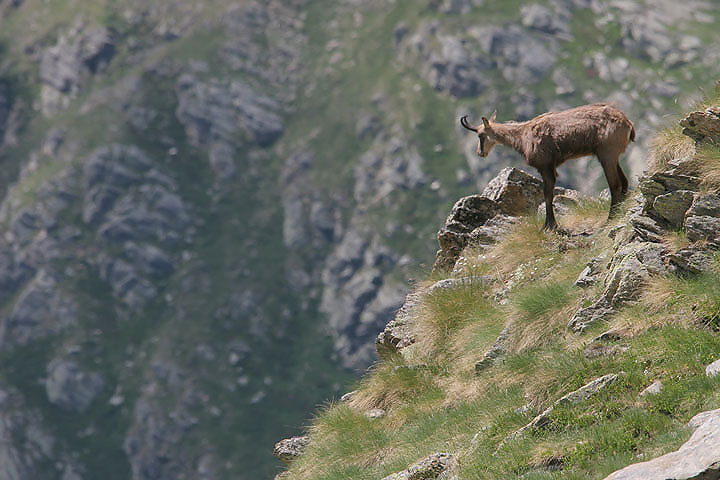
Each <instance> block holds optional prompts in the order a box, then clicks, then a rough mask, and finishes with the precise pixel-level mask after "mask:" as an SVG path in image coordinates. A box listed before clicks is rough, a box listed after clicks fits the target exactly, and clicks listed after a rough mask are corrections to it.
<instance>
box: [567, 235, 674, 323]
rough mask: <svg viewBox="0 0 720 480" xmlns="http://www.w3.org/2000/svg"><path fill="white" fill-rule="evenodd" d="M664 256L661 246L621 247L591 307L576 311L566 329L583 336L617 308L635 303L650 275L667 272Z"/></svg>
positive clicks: (641, 244)
mask: <svg viewBox="0 0 720 480" xmlns="http://www.w3.org/2000/svg"><path fill="white" fill-rule="evenodd" d="M664 253H665V247H664V246H663V245H660V244H657V243H651V242H636V243H631V244H628V245H626V246H624V247H621V248H620V249H619V250H618V251H617V252H616V253H615V255H614V256H613V259H612V261H611V264H610V269H609V272H608V274H607V276H606V278H605V289H604V290H603V293H602V295H601V296H600V298H598V300H597V301H596V302H595V303H594V304H593V305H592V306H590V307H586V308H581V309H580V310H578V312H577V313H576V314H575V315H574V316H573V317H572V318H571V319H570V322H569V323H568V328H569V329H572V330H574V331H576V332H582V331H583V330H585V328H587V327H588V326H589V325H591V324H593V323H595V322H596V321H598V320H601V319H603V318H605V317H607V316H608V315H609V314H611V313H613V312H614V311H615V309H616V308H617V307H619V306H622V305H625V304H627V303H628V302H631V301H634V300H637V298H638V297H639V295H640V291H641V289H640V287H641V286H642V285H643V284H644V283H645V281H647V279H648V278H649V277H650V276H651V275H656V274H659V273H663V272H666V271H667V267H666V265H665V263H664V261H663V254H664Z"/></svg>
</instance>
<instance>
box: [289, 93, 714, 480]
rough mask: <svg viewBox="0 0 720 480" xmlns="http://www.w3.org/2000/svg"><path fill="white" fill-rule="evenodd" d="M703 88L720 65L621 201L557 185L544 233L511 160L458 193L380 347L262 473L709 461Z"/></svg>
mask: <svg viewBox="0 0 720 480" xmlns="http://www.w3.org/2000/svg"><path fill="white" fill-rule="evenodd" d="M719 105H720V82H719V83H718V86H717V89H716V93H715V95H714V96H713V97H712V98H710V99H709V100H708V101H707V102H706V103H705V104H703V105H701V107H702V108H701V109H699V110H697V111H694V112H691V113H689V114H688V115H687V116H686V117H685V118H684V119H683V120H682V121H681V122H680V125H682V132H681V130H680V125H678V126H673V127H670V128H668V129H666V130H664V131H662V132H660V133H658V134H657V136H656V138H655V142H656V143H655V145H656V147H655V148H654V150H653V152H652V154H651V157H650V161H649V166H650V169H649V171H648V172H646V173H645V174H644V175H643V176H642V177H641V178H640V181H639V187H638V189H637V190H636V191H635V192H632V194H631V195H630V196H629V198H628V199H627V200H626V201H625V202H624V207H623V213H622V215H620V216H619V218H615V219H610V220H609V221H608V220H605V219H606V218H607V217H606V215H607V210H606V209H607V205H608V201H607V198H606V199H604V200H603V199H599V198H596V197H587V196H583V195H581V194H580V193H579V192H576V191H571V190H559V191H557V192H556V197H555V198H556V202H557V203H560V200H562V199H563V198H565V199H568V200H565V201H564V203H562V204H561V205H562V208H561V209H560V210H561V211H562V212H563V213H562V214H561V216H560V224H561V225H563V226H564V228H565V233H563V234H560V233H543V232H541V231H540V226H541V221H542V217H543V211H542V209H541V208H538V207H539V206H540V205H541V202H542V199H543V195H542V188H541V182H540V181H539V180H537V179H535V178H533V177H532V176H530V175H527V174H526V173H524V172H521V171H519V170H515V169H506V170H503V171H502V172H501V173H500V174H499V175H498V176H497V177H496V178H495V179H493V180H492V181H491V182H490V184H489V185H488V186H487V188H486V189H485V190H484V192H483V193H482V194H478V195H472V196H468V197H464V198H462V199H460V200H459V201H458V202H457V203H456V204H455V205H454V207H453V208H452V211H451V213H450V215H449V216H448V217H447V220H446V222H445V225H444V226H443V227H442V228H441V229H440V231H439V232H438V241H439V245H440V250H439V251H438V255H437V262H436V264H435V269H434V271H433V274H432V275H431V276H430V277H429V278H428V280H427V281H424V282H420V283H418V284H417V285H416V287H415V289H414V291H413V293H411V294H410V295H408V296H407V299H406V301H405V304H404V305H403V307H402V308H401V309H400V311H399V312H398V314H397V316H396V318H395V320H393V321H391V322H389V323H388V325H387V326H386V327H385V329H384V330H383V332H381V333H380V335H379V336H378V339H377V349H378V353H379V354H380V357H381V361H380V362H379V363H378V364H376V365H375V367H374V368H373V370H372V371H371V372H370V373H368V374H367V375H366V377H364V378H363V379H362V380H361V381H360V383H359V385H358V387H357V389H356V390H354V391H352V392H351V393H348V394H347V395H345V396H344V397H343V398H342V399H341V401H340V402H338V403H336V404H333V405H330V406H328V407H326V408H325V409H324V410H323V411H322V412H321V413H320V414H319V415H318V416H317V418H316V419H315V420H314V422H313V424H312V426H311V427H310V429H309V431H308V436H305V437H302V441H301V442H300V443H297V442H298V441H299V440H295V442H296V445H298V446H297V447H296V448H295V449H294V450H293V451H292V454H290V455H286V456H285V457H284V458H283V460H284V461H286V462H288V463H289V468H288V470H287V471H286V472H284V473H282V474H280V475H279V476H278V477H277V478H287V479H310V478H383V479H384V480H399V479H419V478H423V479H430V478H433V479H434V478H444V479H465V478H468V479H469V478H515V477H522V478H559V477H558V476H561V477H562V478H598V479H602V478H607V479H608V480H610V479H613V480H615V479H635V478H637V479H641V478H642V479H667V478H677V479H704V478H716V477H717V475H718V464H720V452H718V449H717V442H716V437H717V436H718V435H720V430H719V427H718V422H717V418H718V409H717V408H718V405H719V404H720V396H719V395H718V391H717V385H718V381H719V380H718V378H720V377H718V376H717V373H718V371H720V367H718V364H719V363H720V360H718V351H720V350H719V349H720V337H719V336H718V322H719V320H720V319H719V317H718V312H719V311H720V310H719V309H720V287H719V286H720V263H719V261H720V237H718V232H720V229H718V228H717V226H718V221H719V219H720V195H719V194H718V192H719V190H718V189H720V182H719V181H718V178H720V177H718V176H717V175H718V173H719V172H720V150H719V149H718V144H717V139H720V116H718V106H719ZM278 445H279V447H278V448H280V445H282V443H281V444H278ZM629 464H631V465H629ZM626 465H629V466H627V467H625V466H626ZM622 467H625V468H622Z"/></svg>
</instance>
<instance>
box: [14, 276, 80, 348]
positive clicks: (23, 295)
mask: <svg viewBox="0 0 720 480" xmlns="http://www.w3.org/2000/svg"><path fill="white" fill-rule="evenodd" d="M76 315H77V305H76V303H75V301H74V300H73V299H72V297H70V296H69V294H67V293H65V292H62V291H61V290H60V289H58V288H57V281H56V279H55V278H53V276H52V275H51V274H50V273H48V272H47V271H44V270H41V271H39V272H38V273H37V275H35V277H34V278H33V279H32V281H30V282H29V283H28V284H27V286H26V287H25V288H24V289H23V290H22V291H21V292H20V294H19V297H18V300H17V302H15V306H14V308H13V309H12V311H11V312H10V314H9V315H7V316H4V317H3V318H2V319H0V349H5V350H7V349H11V348H13V347H15V346H22V345H27V344H28V343H30V342H32V341H34V340H38V339H41V338H45V337H47V336H48V335H51V334H55V333H59V332H60V331H62V330H63V329H65V328H66V327H68V326H70V325H72V324H74V323H75V322H76V320H77V319H76Z"/></svg>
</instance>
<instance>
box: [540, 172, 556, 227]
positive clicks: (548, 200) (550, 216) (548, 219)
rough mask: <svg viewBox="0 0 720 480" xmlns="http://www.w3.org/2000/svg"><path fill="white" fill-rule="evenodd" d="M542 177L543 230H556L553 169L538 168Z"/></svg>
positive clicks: (554, 177)
mask: <svg viewBox="0 0 720 480" xmlns="http://www.w3.org/2000/svg"><path fill="white" fill-rule="evenodd" d="M540 175H541V176H542V179H543V193H544V194H545V225H543V230H545V231H550V230H557V226H558V225H557V222H556V221H555V212H554V211H553V195H554V192H555V180H556V178H557V177H556V176H555V169H554V168H552V167H550V168H546V169H543V170H540Z"/></svg>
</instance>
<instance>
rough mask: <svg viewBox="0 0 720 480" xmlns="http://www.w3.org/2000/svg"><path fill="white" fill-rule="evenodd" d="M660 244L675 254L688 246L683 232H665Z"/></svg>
mask: <svg viewBox="0 0 720 480" xmlns="http://www.w3.org/2000/svg"><path fill="white" fill-rule="evenodd" d="M662 244H663V245H664V246H665V248H667V249H668V250H669V251H671V252H677V251H678V250H681V249H683V248H685V247H687V246H689V245H690V240H688V238H687V236H686V235H685V232H684V231H682V230H681V231H677V232H671V231H667V232H665V233H664V234H663V235H662Z"/></svg>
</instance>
